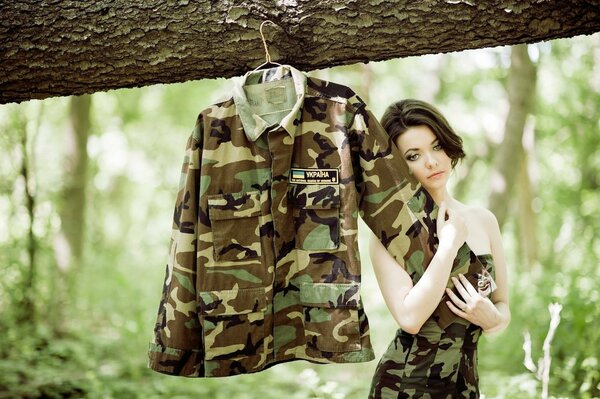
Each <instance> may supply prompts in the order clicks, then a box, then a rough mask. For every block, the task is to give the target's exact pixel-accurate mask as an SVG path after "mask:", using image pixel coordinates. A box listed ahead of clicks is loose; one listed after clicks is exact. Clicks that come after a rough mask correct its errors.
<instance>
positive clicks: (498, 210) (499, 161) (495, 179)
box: [489, 44, 537, 226]
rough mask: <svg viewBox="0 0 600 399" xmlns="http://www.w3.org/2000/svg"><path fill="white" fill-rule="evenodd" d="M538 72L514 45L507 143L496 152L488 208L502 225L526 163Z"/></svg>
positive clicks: (523, 48) (521, 47)
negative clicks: (525, 142) (528, 124)
mask: <svg viewBox="0 0 600 399" xmlns="http://www.w3.org/2000/svg"><path fill="white" fill-rule="evenodd" d="M536 75H537V70H536V66H535V65H534V64H533V62H531V59H530V58H529V54H527V45H525V44H521V45H518V46H514V47H513V48H512V52H511V65H510V71H509V76H508V87H507V91H508V101H509V104H510V105H509V111H508V115H507V116H506V125H505V127H504V140H503V142H502V145H500V146H499V147H498V149H497V152H496V155H495V157H494V164H493V169H492V176H491V181H490V184H491V192H490V197H489V208H490V210H491V211H492V212H494V214H495V215H496V218H497V219H498V223H499V224H500V226H502V225H503V224H504V222H505V221H506V216H507V214H508V211H509V208H510V206H511V205H512V204H513V201H512V196H513V194H514V190H513V188H514V187H515V185H516V183H517V177H518V176H519V169H520V168H521V164H522V162H523V158H524V157H523V132H524V129H525V122H526V121H527V116H528V115H529V113H530V111H531V109H532V106H533V102H534V100H535V83H536Z"/></svg>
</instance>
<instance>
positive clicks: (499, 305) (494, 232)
mask: <svg viewBox="0 0 600 399" xmlns="http://www.w3.org/2000/svg"><path fill="white" fill-rule="evenodd" d="M486 214H487V215H486V217H485V220H486V228H487V229H488V233H489V237H490V244H491V249H492V257H493V258H494V266H495V269H496V276H495V277H496V278H495V281H496V285H497V286H498V287H497V288H496V290H495V291H494V292H492V295H491V297H492V302H493V303H494V305H495V306H496V309H497V310H498V312H499V313H500V318H499V320H498V323H497V324H496V325H494V326H491V327H488V328H484V330H485V331H486V332H496V331H501V330H504V329H505V328H506V326H508V324H509V323H510V317H511V316H510V307H509V304H508V272H507V270H506V259H505V257H504V246H503V245H502V234H501V233H500V226H498V220H497V219H496V216H494V214H493V213H492V212H490V211H487V210H486Z"/></svg>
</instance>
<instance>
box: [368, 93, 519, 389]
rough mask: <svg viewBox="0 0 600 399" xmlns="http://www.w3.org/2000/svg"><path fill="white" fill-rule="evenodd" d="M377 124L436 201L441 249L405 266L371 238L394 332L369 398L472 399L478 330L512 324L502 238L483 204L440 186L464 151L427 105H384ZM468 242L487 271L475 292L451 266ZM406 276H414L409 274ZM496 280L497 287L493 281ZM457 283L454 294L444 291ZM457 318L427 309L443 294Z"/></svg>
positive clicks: (409, 102) (475, 384)
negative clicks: (443, 320) (418, 264)
mask: <svg viewBox="0 0 600 399" xmlns="http://www.w3.org/2000/svg"><path fill="white" fill-rule="evenodd" d="M381 123H382V125H383V127H384V128H385V129H386V131H387V132H388V134H389V135H390V136H391V137H392V139H393V140H394V142H395V143H396V145H397V146H398V147H399V148H400V152H401V153H402V155H403V157H404V159H405V160H406V162H407V164H408V167H409V171H410V173H411V174H413V175H414V177H415V178H416V179H417V180H418V181H419V182H420V183H421V185H422V186H423V188H425V189H426V190H427V192H428V193H429V194H430V195H431V197H432V198H433V200H434V201H435V202H436V204H438V205H439V211H438V217H437V235H438V239H439V246H438V248H437V251H436V252H435V255H434V256H433V258H432V259H431V262H430V263H429V264H428V265H423V266H427V267H426V268H424V269H425V270H424V271H423V268H421V270H407V267H406V266H405V265H399V264H398V262H397V261H396V260H395V259H394V258H393V257H392V256H391V255H390V254H389V253H388V252H387V250H386V249H385V247H384V246H383V245H382V244H381V242H379V240H377V239H372V240H371V248H370V255H371V260H372V263H373V267H374V269H375V275H376V277H377V281H378V283H379V286H380V288H381V291H382V293H383V297H384V299H385V302H386V304H387V306H388V308H389V310H390V312H391V313H392V315H393V316H394V319H395V320H396V321H397V322H398V324H399V326H400V329H399V330H398V332H397V334H396V337H395V339H394V340H393V341H392V343H391V344H390V346H389V348H388V350H387V351H386V352H385V354H384V355H383V357H382V359H381V360H380V362H379V365H378V366H377V370H376V371H375V375H374V377H373V381H372V385H371V391H370V395H369V397H370V398H433V399H437V398H478V397H479V388H478V376H477V352H476V347H477V341H478V338H479V336H480V334H481V332H482V331H485V332H492V331H499V330H502V329H504V328H505V327H506V326H507V325H508V323H509V321H510V310H509V307H508V279H507V272H506V265H505V260H504V251H503V248H502V237H501V235H500V229H499V227H498V222H497V220H496V218H495V216H494V215H493V214H492V213H491V212H490V211H488V210H487V209H484V208H480V207H476V206H469V205H465V204H463V203H461V202H459V201H457V200H456V199H454V198H453V197H452V196H451V195H450V194H449V193H448V190H447V188H446V185H447V182H448V178H449V177H450V174H451V172H452V170H453V169H454V167H455V166H456V164H457V163H458V161H459V160H460V159H461V158H463V157H464V156H465V154H464V152H463V149H462V139H461V138H460V137H459V136H458V135H457V134H456V133H455V132H454V131H453V130H452V128H451V127H450V125H449V124H448V122H447V121H446V119H445V118H444V116H443V115H442V114H441V113H440V112H439V111H438V110H437V109H436V108H435V107H433V106H432V105H430V104H428V103H425V102H423V101H418V100H403V101H400V102H397V103H395V104H392V105H391V106H390V107H388V109H387V110H386V112H385V114H384V116H383V118H382V120H381ZM465 242H466V243H467V244H468V246H469V248H470V249H471V250H472V251H473V252H474V253H475V254H476V255H477V258H479V260H480V261H481V263H482V265H483V267H485V269H486V270H487V271H488V272H489V273H490V275H491V276H492V279H491V280H489V279H488V280H487V283H488V287H489V285H490V284H491V285H492V286H494V285H495V290H493V292H492V293H491V294H490V295H489V297H488V296H486V294H488V293H489V289H488V291H487V292H482V291H481V290H478V287H474V286H473V284H471V282H469V281H468V280H467V279H466V278H465V277H464V276H463V275H462V274H458V275H456V276H454V273H451V272H452V264H453V261H454V259H455V257H456V256H457V253H458V250H459V248H461V247H462V246H463V244H464V243H465ZM411 276H412V277H411ZM494 282H495V284H494ZM451 286H455V287H456V290H457V291H458V293H459V295H456V294H455V293H453V292H452V291H451V290H450V289H449V288H447V287H451ZM444 294H446V298H447V299H448V300H447V301H446V300H444V301H445V304H446V305H447V306H448V308H449V309H450V310H451V311H452V313H453V314H454V315H456V317H455V318H454V316H453V315H452V314H451V313H449V314H450V315H452V317H453V318H454V319H453V322H452V323H451V324H450V325H449V326H447V327H446V328H444V329H442V328H441V327H440V326H439V325H438V323H437V322H436V320H434V318H433V317H432V314H433V313H434V311H435V310H436V308H437V307H438V306H440V301H441V300H442V297H443V295H444Z"/></svg>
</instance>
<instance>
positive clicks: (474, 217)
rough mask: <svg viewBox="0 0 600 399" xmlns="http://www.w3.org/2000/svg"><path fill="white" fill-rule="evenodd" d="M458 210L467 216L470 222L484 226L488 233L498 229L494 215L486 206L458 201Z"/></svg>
mask: <svg viewBox="0 0 600 399" xmlns="http://www.w3.org/2000/svg"><path fill="white" fill-rule="evenodd" d="M458 206H459V210H460V212H461V213H462V214H463V215H465V216H467V218H468V220H469V221H470V222H473V223H476V224H477V225H479V226H482V227H484V228H485V229H486V230H487V231H488V232H489V233H492V232H494V231H497V230H499V228H498V220H497V219H496V216H495V215H494V214H493V213H492V211H490V210H489V209H487V208H484V207H482V206H477V205H467V204H463V203H461V202H459V203H458Z"/></svg>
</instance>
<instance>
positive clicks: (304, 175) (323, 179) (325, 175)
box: [290, 168, 339, 184]
mask: <svg viewBox="0 0 600 399" xmlns="http://www.w3.org/2000/svg"><path fill="white" fill-rule="evenodd" d="M290 183H296V184H337V183H339V178H338V170H337V169H319V168H308V169H303V168H291V169H290Z"/></svg>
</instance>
